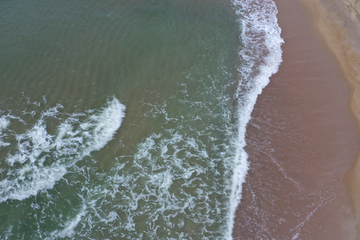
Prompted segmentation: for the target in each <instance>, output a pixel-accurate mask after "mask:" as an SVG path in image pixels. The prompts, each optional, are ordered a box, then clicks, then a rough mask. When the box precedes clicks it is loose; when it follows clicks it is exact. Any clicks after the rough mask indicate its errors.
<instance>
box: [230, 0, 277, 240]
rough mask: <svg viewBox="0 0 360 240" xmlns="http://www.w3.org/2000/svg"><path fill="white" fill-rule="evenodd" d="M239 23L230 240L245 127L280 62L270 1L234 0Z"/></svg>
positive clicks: (243, 159)
mask: <svg viewBox="0 0 360 240" xmlns="http://www.w3.org/2000/svg"><path fill="white" fill-rule="evenodd" d="M233 5H234V7H235V9H236V13H237V15H238V17H239V19H240V21H239V22H241V30H242V32H241V36H240V37H241V40H242V42H243V46H242V49H241V50H240V51H239V54H238V56H239V59H240V61H241V66H240V67H239V68H238V74H239V86H238V91H237V93H236V96H235V97H236V98H237V100H238V108H237V122H238V133H237V139H236V143H235V145H236V152H235V157H234V166H233V177H232V192H231V198H230V212H229V220H228V231H227V235H226V238H227V239H232V229H233V226H234V217H235V211H236V208H237V207H238V205H239V203H240V200H241V192H242V184H243V183H244V182H245V177H246V174H247V171H248V168H249V163H248V161H247V158H248V155H247V154H246V152H245V150H244V147H245V145H246V143H245V132H246V126H247V123H248V122H249V120H250V118H251V112H252V110H253V108H254V105H255V102H256V99H257V96H258V95H259V94H261V92H262V89H263V88H264V87H265V86H266V85H267V84H268V83H269V78H270V76H271V75H273V74H274V73H276V72H277V71H278V67H279V65H280V64H281V61H282V50H281V44H282V43H283V39H282V38H281V36H280V33H281V29H280V27H279V26H278V24H277V18H276V14H277V8H276V6H275V3H274V2H273V1H272V0H265V1H257V0H233Z"/></svg>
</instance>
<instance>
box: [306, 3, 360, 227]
mask: <svg viewBox="0 0 360 240" xmlns="http://www.w3.org/2000/svg"><path fill="white" fill-rule="evenodd" d="M302 3H303V4H304V5H305V6H306V7H307V9H308V10H309V12H310V13H311V16H312V21H313V26H314V28H315V31H317V32H318V33H319V37H320V39H322V40H323V42H324V44H325V45H326V46H327V47H328V48H329V50H330V52H332V54H333V55H334V57H335V59H336V60H337V62H338V64H339V66H340V67H341V70H342V72H343V75H344V78H345V80H346V81H347V82H348V83H349V85H350V89H351V100H350V101H351V108H352V111H353V113H354V115H355V117H356V119H357V121H358V123H359V122H360V1H358V0H342V1H339V0H327V1H323V0H302ZM347 186H348V189H349V193H350V197H351V200H352V202H353V206H354V209H355V212H356V218H357V229H358V232H360V159H358V160H357V161H356V164H355V166H354V167H353V168H352V169H351V171H350V173H349V175H348V177H347Z"/></svg>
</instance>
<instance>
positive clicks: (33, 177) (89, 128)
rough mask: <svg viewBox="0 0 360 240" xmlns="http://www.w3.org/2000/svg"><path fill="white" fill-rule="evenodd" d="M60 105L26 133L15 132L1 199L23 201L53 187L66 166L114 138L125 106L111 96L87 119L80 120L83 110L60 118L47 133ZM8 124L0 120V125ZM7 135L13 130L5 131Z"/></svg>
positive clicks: (1, 187) (3, 180)
mask: <svg viewBox="0 0 360 240" xmlns="http://www.w3.org/2000/svg"><path fill="white" fill-rule="evenodd" d="M61 107H62V106H61V105H59V106H57V107H55V108H50V109H48V110H45V111H44V112H42V114H41V117H40V119H39V120H38V121H37V122H36V124H35V125H34V126H33V127H31V128H30V129H28V131H27V132H25V133H21V134H15V136H14V137H15V138H16V140H17V146H16V150H15V151H14V153H11V154H9V155H8V156H7V158H6V160H5V161H6V162H7V163H8V165H9V166H8V167H7V169H5V171H6V172H7V174H6V176H7V177H6V178H4V179H2V180H1V181H0V202H3V201H6V200H8V199H17V200H23V199H26V198H28V197H30V196H33V195H36V194H37V193H38V192H39V191H42V190H46V189H51V188H53V187H54V185H55V183H56V182H57V181H59V180H60V179H61V178H62V177H63V176H64V175H65V174H66V173H67V169H68V168H69V167H71V166H73V165H74V164H75V163H76V162H77V161H79V160H81V159H83V157H84V156H87V155H89V154H90V153H91V152H93V151H98V150H100V149H102V148H103V147H104V146H105V145H106V144H107V143H108V142H109V141H110V140H111V139H112V138H113V136H114V134H115V133H116V131H117V130H118V129H119V127H120V126H121V123H122V121H123V118H124V116H125V106H124V105H122V104H121V103H120V102H119V100H118V99H116V98H113V99H112V100H111V101H109V102H108V103H107V106H106V107H104V108H103V109H101V110H100V111H94V112H95V113H93V114H91V115H90V116H89V117H88V118H87V119H86V120H80V116H84V115H85V116H86V114H85V113H81V114H79V113H76V114H72V115H70V116H69V117H68V118H67V119H64V120H62V122H61V124H60V125H59V126H57V131H56V133H49V132H48V131H47V128H48V127H49V125H50V124H51V120H52V119H54V118H55V117H56V116H57V115H58V114H59V108H61ZM12 118H16V117H12ZM2 122H4V124H2ZM1 124H2V125H1ZM8 125H9V123H8V122H6V121H5V120H4V121H1V119H0V127H1V126H5V127H6V126H8ZM6 134H14V133H13V132H12V131H8V132H7V133H6ZM2 135H3V133H2Z"/></svg>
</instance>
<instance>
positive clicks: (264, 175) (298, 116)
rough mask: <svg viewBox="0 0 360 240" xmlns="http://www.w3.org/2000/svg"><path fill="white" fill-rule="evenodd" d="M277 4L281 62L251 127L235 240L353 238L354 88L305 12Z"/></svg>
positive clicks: (291, 1) (291, 0)
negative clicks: (352, 110) (280, 29)
mask: <svg viewBox="0 0 360 240" xmlns="http://www.w3.org/2000/svg"><path fill="white" fill-rule="evenodd" d="M309 1H310V0H309ZM275 2H276V4H277V7H278V10H279V14H278V19H279V25H280V27H281V28H282V37H283V38H284V40H285V44H284V45H283V47H282V49H283V51H284V53H283V63H282V65H281V66H280V69H279V72H278V73H277V74H275V75H274V76H272V78H271V82H270V84H269V85H268V86H267V87H266V88H265V89H264V91H263V94H261V95H260V96H259V98H258V101H257V103H256V106H255V109H254V111H253V113H252V119H251V121H250V123H249V126H248V131H247V137H246V141H247V147H246V151H247V152H248V154H249V162H250V169H249V172H248V175H247V179H246V183H245V184H244V185H243V195H242V200H241V204H240V206H239V207H238V210H237V213H236V218H235V226H234V239H272V238H273V239H356V238H357V235H358V233H357V230H356V217H355V213H354V207H353V206H354V205H353V204H351V203H352V201H351V200H350V199H351V197H350V196H353V195H352V194H349V191H348V188H347V187H346V186H349V184H348V182H349V181H346V179H347V178H348V177H347V176H349V170H350V169H351V168H352V167H353V166H354V163H355V160H356V158H357V156H358V149H357V148H358V145H359V138H358V129H357V124H356V120H355V117H354V115H353V114H352V113H351V109H354V107H350V106H353V104H352V105H351V101H350V96H351V95H352V91H351V90H349V89H351V87H350V85H348V84H346V82H345V78H344V74H342V73H341V70H340V67H339V64H337V62H336V60H335V57H334V55H332V54H331V53H330V51H329V48H328V47H327V46H326V44H324V40H323V41H321V37H320V34H317V33H316V29H314V27H312V25H311V22H310V17H309V15H308V12H307V11H305V8H304V7H303V6H302V5H300V3H299V2H298V1H296V0H275ZM308 6H310V5H308ZM313 23H314V20H313ZM343 73H344V72H343ZM350 172H351V171H350Z"/></svg>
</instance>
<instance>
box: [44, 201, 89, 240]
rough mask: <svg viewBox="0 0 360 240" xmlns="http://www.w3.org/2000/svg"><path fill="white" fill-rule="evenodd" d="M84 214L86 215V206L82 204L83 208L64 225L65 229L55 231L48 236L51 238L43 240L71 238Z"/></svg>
mask: <svg viewBox="0 0 360 240" xmlns="http://www.w3.org/2000/svg"><path fill="white" fill-rule="evenodd" d="M85 214H86V205H85V204H83V206H82V208H81V209H80V211H79V212H78V214H76V216H75V217H74V218H72V219H71V220H69V221H68V222H67V223H66V224H65V228H64V229H63V230H61V231H58V230H55V231H54V232H52V233H51V234H50V236H51V237H47V238H45V239H58V238H71V237H73V236H74V234H75V230H74V229H75V227H76V226H77V225H78V224H79V222H80V221H81V219H82V218H83V217H84V216H85Z"/></svg>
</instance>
